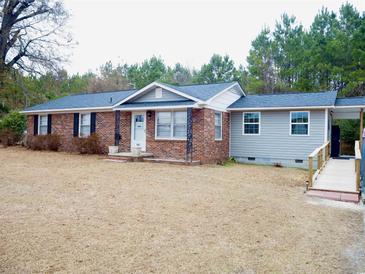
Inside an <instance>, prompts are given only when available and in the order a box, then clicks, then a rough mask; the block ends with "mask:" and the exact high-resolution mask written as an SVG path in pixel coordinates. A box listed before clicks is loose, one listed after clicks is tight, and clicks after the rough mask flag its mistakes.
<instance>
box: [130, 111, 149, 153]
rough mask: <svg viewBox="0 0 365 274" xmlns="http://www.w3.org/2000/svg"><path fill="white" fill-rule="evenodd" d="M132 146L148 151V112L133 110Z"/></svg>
mask: <svg viewBox="0 0 365 274" xmlns="http://www.w3.org/2000/svg"><path fill="white" fill-rule="evenodd" d="M131 130H132V132H131V137H132V147H140V148H141V150H142V151H146V112H132V128H131Z"/></svg>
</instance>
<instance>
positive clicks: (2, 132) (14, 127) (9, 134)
mask: <svg viewBox="0 0 365 274" xmlns="http://www.w3.org/2000/svg"><path fill="white" fill-rule="evenodd" d="M25 129H26V118H25V115H24V114H21V113H19V112H16V111H13V112H10V113H9V114H7V115H5V116H4V117H3V118H2V119H1V120H0V142H1V143H2V144H3V145H4V146H5V147H6V146H11V145H15V144H17V143H18V142H20V141H21V139H22V137H23V135H24V131H25Z"/></svg>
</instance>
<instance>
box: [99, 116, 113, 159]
mask: <svg viewBox="0 0 365 274" xmlns="http://www.w3.org/2000/svg"><path fill="white" fill-rule="evenodd" d="M95 132H96V134H97V135H98V136H99V139H100V145H101V149H102V151H103V152H104V153H108V146H113V145H114V135H115V113H114V112H97V113H96V127H95Z"/></svg>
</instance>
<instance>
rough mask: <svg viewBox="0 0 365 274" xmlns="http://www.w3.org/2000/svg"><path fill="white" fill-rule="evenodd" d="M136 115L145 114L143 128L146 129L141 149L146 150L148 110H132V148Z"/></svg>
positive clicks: (132, 145)
mask: <svg viewBox="0 0 365 274" xmlns="http://www.w3.org/2000/svg"><path fill="white" fill-rule="evenodd" d="M135 115H143V117H144V119H143V127H144V128H143V130H144V138H143V140H142V144H141V148H142V149H141V150H142V151H146V137H147V136H146V123H147V121H146V120H147V116H146V112H145V111H133V112H132V119H131V120H132V121H131V123H132V125H131V148H132V147H134V146H135V145H134V116H135Z"/></svg>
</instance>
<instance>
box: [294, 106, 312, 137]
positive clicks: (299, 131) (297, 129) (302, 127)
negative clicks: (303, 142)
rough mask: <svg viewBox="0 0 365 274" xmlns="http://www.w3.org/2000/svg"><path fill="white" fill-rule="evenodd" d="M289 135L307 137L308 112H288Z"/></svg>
mask: <svg viewBox="0 0 365 274" xmlns="http://www.w3.org/2000/svg"><path fill="white" fill-rule="evenodd" d="M290 134H291V135H309V112H308V111H292V112H290Z"/></svg>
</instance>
